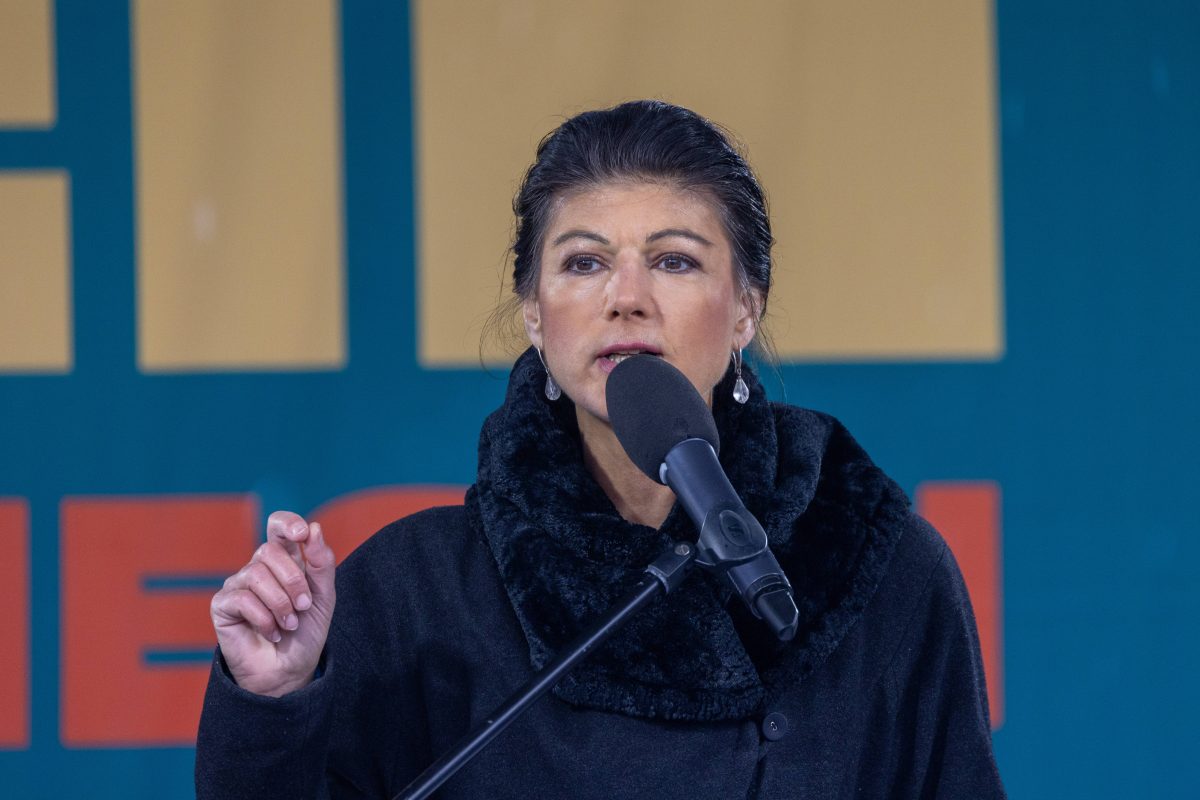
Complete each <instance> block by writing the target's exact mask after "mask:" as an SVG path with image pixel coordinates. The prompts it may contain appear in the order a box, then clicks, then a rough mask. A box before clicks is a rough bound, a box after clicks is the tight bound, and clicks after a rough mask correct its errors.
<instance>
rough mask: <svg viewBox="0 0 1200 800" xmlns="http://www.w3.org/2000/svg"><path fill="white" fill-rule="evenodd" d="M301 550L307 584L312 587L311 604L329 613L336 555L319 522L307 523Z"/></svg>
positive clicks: (331, 603)
mask: <svg viewBox="0 0 1200 800" xmlns="http://www.w3.org/2000/svg"><path fill="white" fill-rule="evenodd" d="M303 552H304V561H305V562H306V563H307V565H308V566H307V568H306V569H305V575H306V576H307V577H308V583H309V586H311V587H312V593H313V598H312V599H313V605H314V606H317V607H319V608H322V609H323V610H324V611H325V612H326V613H329V612H331V611H332V610H333V601H334V573H335V569H336V567H337V557H336V556H335V555H334V554H333V549H332V548H330V546H329V544H328V543H327V542H326V541H325V530H324V529H323V528H322V527H321V523H319V522H313V523H310V524H309V534H308V541H307V542H305V544H304V548H303Z"/></svg>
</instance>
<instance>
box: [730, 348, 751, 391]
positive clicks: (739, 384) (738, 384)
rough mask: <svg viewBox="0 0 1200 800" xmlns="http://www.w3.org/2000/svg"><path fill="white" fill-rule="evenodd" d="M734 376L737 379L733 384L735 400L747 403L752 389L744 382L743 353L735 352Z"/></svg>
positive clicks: (733, 355)
mask: <svg viewBox="0 0 1200 800" xmlns="http://www.w3.org/2000/svg"><path fill="white" fill-rule="evenodd" d="M732 357H733V375H734V377H736V378H737V380H736V381H734V382H733V399H734V400H737V401H738V402H739V403H745V402H746V401H747V400H749V399H750V387H749V386H747V385H746V382H745V381H744V380H742V351H741V350H734V351H733V354H732Z"/></svg>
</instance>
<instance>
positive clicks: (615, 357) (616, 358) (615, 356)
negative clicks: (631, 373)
mask: <svg viewBox="0 0 1200 800" xmlns="http://www.w3.org/2000/svg"><path fill="white" fill-rule="evenodd" d="M643 352H644V351H642V350H634V351H633V352H629V353H609V354H608V359H609V360H610V361H612V362H613V363H614V364H620V363H621V362H622V361H624V360H625V359H627V358H629V357H630V356H638V355H641V354H642V353H643Z"/></svg>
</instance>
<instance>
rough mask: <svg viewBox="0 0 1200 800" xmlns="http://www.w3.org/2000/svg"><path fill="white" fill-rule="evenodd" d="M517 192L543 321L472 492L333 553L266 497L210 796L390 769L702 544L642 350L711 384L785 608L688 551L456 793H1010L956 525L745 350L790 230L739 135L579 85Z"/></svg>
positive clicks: (210, 741) (423, 755) (408, 776)
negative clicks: (786, 628)
mask: <svg viewBox="0 0 1200 800" xmlns="http://www.w3.org/2000/svg"><path fill="white" fill-rule="evenodd" d="M514 211H515V213H516V235H515V241H514V243H513V284H514V289H515V294H516V297H515V299H514V302H515V303H516V304H518V305H519V309H520V314H521V318H522V319H523V321H524V328H525V331H526V333H527V334H528V337H529V341H530V344H531V347H530V348H529V349H528V350H527V351H526V352H525V353H524V354H523V355H522V356H521V357H520V358H519V359H518V360H517V362H516V364H515V365H514V367H513V370H512V374H511V377H510V380H509V386H508V391H507V395H506V398H505V401H504V404H503V406H502V407H501V408H499V409H498V410H497V411H495V412H494V413H493V414H492V415H491V416H490V417H488V419H487V421H486V422H485V423H484V425H483V430H482V431H481V433H480V438H479V466H478V474H477V478H476V481H475V484H474V485H473V486H472V487H471V489H470V490H469V491H468V492H467V496H466V501H465V505H463V506H461V507H450V508H438V509H431V510H429V511H425V512H421V513H419V514H415V515H413V516H411V517H407V518H405V519H401V520H399V521H397V522H394V523H392V524H391V525H389V526H387V527H386V528H384V529H383V530H381V531H380V532H378V533H377V534H375V536H374V537H372V538H371V539H370V540H368V541H367V542H366V543H365V544H364V545H362V546H361V547H360V548H359V549H358V550H356V551H355V552H354V553H353V554H351V555H350V556H349V557H348V558H346V560H345V561H344V562H343V563H342V564H341V565H340V566H338V567H337V570H336V578H335V570H334V554H333V553H332V552H331V550H330V549H329V547H328V546H327V545H326V543H325V540H324V538H323V536H322V533H321V529H320V523H319V521H316V520H312V521H308V520H304V519H302V518H301V517H299V516H297V515H295V514H290V513H287V512H276V513H275V514H272V515H271V517H270V519H269V522H268V529H267V542H266V543H265V544H264V545H263V546H262V547H260V548H259V549H258V550H257V551H256V552H255V554H254V556H253V557H252V559H251V560H250V562H249V563H248V564H247V565H246V566H245V567H243V568H242V569H241V570H240V571H238V572H237V573H236V574H235V575H233V576H231V577H230V578H229V579H228V580H227V581H226V583H225V586H224V587H223V588H222V589H221V591H219V592H218V593H217V594H216V596H215V597H214V598H213V602H212V618H213V622H214V625H215V628H216V633H217V639H218V642H219V648H218V652H217V655H216V658H215V660H214V665H213V670H212V675H211V678H210V682H209V686H208V691H207V694H206V697H205V705H204V713H203V717H202V720H201V725H200V732H199V737H198V742H197V756H196V757H197V763H196V784H197V794H198V796H199V797H201V798H223V799H227V798H240V797H245V798H255V799H256V800H263V799H264V798H276V797H277V798H367V797H371V798H388V797H392V796H394V795H395V794H396V793H397V792H399V791H400V790H401V789H402V788H403V787H404V786H405V785H406V784H408V783H409V781H411V780H412V779H413V778H414V777H415V776H416V775H417V774H418V773H420V772H421V771H422V770H423V769H424V768H425V767H426V766H427V765H428V764H429V763H430V762H432V761H433V760H434V759H436V758H437V757H438V756H439V755H440V754H441V753H443V752H444V751H446V750H447V749H449V748H450V747H452V746H453V745H454V744H455V743H456V742H457V741H458V740H459V739H460V738H461V737H462V736H463V735H464V734H466V733H467V732H468V731H470V730H471V729H472V728H474V727H475V726H477V725H478V724H479V723H481V722H482V721H484V719H485V718H486V717H487V715H488V713H489V712H490V711H491V710H492V709H493V708H495V707H496V706H497V705H499V704H500V703H501V702H502V701H503V700H504V699H505V698H506V697H507V696H508V695H509V693H510V692H511V691H512V690H513V689H514V688H516V687H517V686H519V685H521V684H522V683H523V682H525V681H526V680H527V679H528V678H529V676H530V675H531V674H532V673H533V672H534V671H535V670H537V669H539V668H541V667H542V666H543V665H545V664H546V663H547V662H548V661H550V659H551V658H553V656H554V655H555V654H556V653H557V652H559V651H560V650H561V649H562V648H564V647H566V646H567V645H568V644H569V643H570V642H571V640H572V639H573V638H574V637H575V636H576V634H577V633H578V632H579V631H581V630H583V629H584V628H585V627H586V626H587V625H588V624H589V623H590V622H592V621H593V620H594V619H595V618H596V617H598V616H600V615H601V614H603V613H604V612H605V610H606V609H607V608H609V606H611V605H612V604H613V603H614V602H616V601H617V600H618V599H619V598H620V597H621V596H622V595H623V594H624V592H625V591H626V589H627V588H628V586H629V585H630V584H631V583H632V582H633V581H635V580H636V579H637V578H638V576H639V575H640V574H641V572H642V570H643V569H644V568H645V566H646V565H647V564H648V563H650V562H651V561H653V560H654V559H655V558H656V557H657V556H658V555H659V554H660V553H662V552H663V551H664V550H665V549H668V548H669V547H670V546H671V544H672V542H679V541H683V542H694V541H695V540H696V531H695V528H694V526H693V525H692V523H691V521H690V520H689V519H688V518H687V515H686V514H684V512H683V511H682V510H681V508H680V505H679V504H678V503H677V502H676V497H675V494H674V493H673V492H672V490H671V489H670V488H668V487H667V486H665V485H663V484H661V483H659V482H657V481H655V480H653V479H651V478H650V477H648V476H647V474H645V473H643V471H642V470H640V469H639V468H638V467H637V466H635V465H634V463H633V462H632V461H631V460H630V458H629V456H627V455H626V452H625V450H624V449H623V448H622V446H621V444H620V442H619V441H618V439H617V437H616V435H615V433H614V431H613V427H612V424H611V423H610V419H609V414H608V408H607V405H606V394H605V389H606V383H607V380H608V377H609V375H610V373H611V372H612V371H613V369H614V368H615V367H616V366H617V365H618V364H620V363H621V362H622V361H623V360H625V359H627V358H629V357H631V356H634V355H637V354H651V355H653V356H656V357H658V358H660V359H663V360H664V361H666V362H667V363H669V364H670V365H672V366H673V367H675V368H677V369H678V370H679V372H681V373H682V374H683V375H684V376H685V377H686V379H687V381H688V382H690V383H691V385H692V386H694V388H695V389H696V391H697V392H699V394H700V396H701V397H702V398H704V401H705V402H706V403H707V404H708V406H709V407H710V408H711V410H712V414H713V416H714V418H715V421H716V427H717V431H718V433H719V437H720V462H721V466H722V467H723V468H724V471H725V473H726V474H727V475H728V477H729V481H730V482H731V483H732V485H733V487H734V488H735V489H736V491H737V494H738V496H739V497H740V499H741V501H742V502H743V503H744V504H745V506H746V508H747V509H748V510H749V512H750V513H751V514H753V516H754V517H755V518H756V519H757V520H758V521H759V522H760V523H761V525H762V527H763V528H764V529H765V531H766V534H767V539H768V541H769V543H770V548H771V551H772V552H773V553H774V555H775V558H776V559H777V560H778V563H779V565H780V566H781V567H782V569H783V571H784V573H786V575H787V578H788V580H789V581H790V583H791V585H792V587H793V590H794V594H795V602H796V606H797V608H798V610H799V617H798V624H797V627H796V632H795V635H794V637H792V638H791V640H790V641H781V640H780V639H778V638H776V637H775V636H774V635H772V633H771V632H770V631H769V630H768V629H766V628H765V627H764V626H763V624H762V622H761V621H760V620H758V619H755V618H754V615H753V614H752V613H751V612H750V611H748V610H747V609H746V607H745V606H744V605H743V604H742V603H741V602H740V600H739V599H738V597H737V596H736V593H735V592H732V591H730V589H729V588H728V585H727V584H726V583H724V582H722V581H720V580H718V579H717V578H716V577H715V576H713V575H710V574H708V573H704V572H700V571H695V572H693V574H691V575H690V576H689V577H688V579H687V580H686V581H685V582H684V583H683V584H682V585H681V586H680V587H679V588H677V589H676V590H674V591H673V592H672V593H671V594H669V595H668V596H666V597H665V598H662V599H660V600H659V601H657V602H656V603H654V604H652V605H650V606H649V607H648V608H647V609H646V610H644V611H643V612H642V613H641V614H640V615H638V616H637V617H635V618H634V619H633V620H632V621H631V622H630V623H629V624H628V625H627V626H626V627H625V628H624V629H622V630H621V631H620V632H618V633H617V634H616V635H615V636H614V637H613V638H612V639H611V640H610V641H609V642H608V643H607V644H606V645H604V646H603V647H601V648H599V649H598V650H597V651H596V652H594V653H593V654H591V655H590V656H589V657H588V658H587V659H586V660H585V661H583V662H582V663H581V664H580V665H579V666H577V667H576V668H575V669H574V670H573V671H571V672H570V673H569V674H568V675H567V676H566V677H565V678H564V679H563V680H562V681H561V682H560V683H559V684H558V685H557V686H556V687H555V688H554V690H553V694H552V696H550V697H547V698H544V699H542V700H541V701H539V702H538V703H536V704H535V705H533V706H532V707H531V708H530V710H529V712H528V713H527V714H526V715H525V716H523V717H521V718H520V719H519V720H518V721H517V722H515V723H514V724H513V725H512V726H511V727H510V728H509V729H508V730H506V731H505V732H504V733H503V734H501V735H500V736H499V737H498V738H497V739H496V741H495V742H493V743H492V745H491V746H490V747H488V748H487V749H485V750H483V751H482V752H481V753H480V754H479V756H478V757H476V758H475V759H474V760H473V761H471V762H470V763H469V764H467V765H466V766H465V767H464V768H463V769H462V770H461V771H460V772H458V773H457V774H456V775H454V777H452V778H451V779H450V780H449V781H448V782H447V783H446V784H445V786H444V787H443V788H442V790H441V793H440V794H439V795H438V796H439V797H445V798H485V797H486V798H500V797H522V798H525V797H571V798H614V797H655V798H687V800H700V799H701V798H732V797H736V798H744V797H751V798H759V797H761V798H768V797H780V798H783V797H786V798H802V797H814V798H843V797H844V798H851V797H854V798H861V797H868V798H972V799H973V800H978V799H979V798H994V797H1003V796H1004V792H1003V789H1002V787H1001V783H1000V779H999V775H998V773H997V770H996V766H995V762H994V759H993V757H992V749H991V734H990V727H989V721H988V709H987V700H986V693H985V688H984V679H983V670H982V666H981V660H980V655H979V644H978V641H977V636H976V631H975V623H974V618H973V616H972V613H971V609H970V605H969V602H968V600H967V593H966V590H965V588H964V586H963V582H962V578H961V576H960V574H959V572H958V568H957V566H956V565H955V563H954V559H953V557H952V556H951V555H950V552H949V550H948V549H947V546H946V544H945V543H944V542H943V541H942V539H941V538H940V536H939V535H938V534H937V533H936V532H935V531H934V530H933V529H932V528H931V527H930V526H929V525H928V524H927V523H925V522H924V521H923V520H921V519H920V518H919V517H917V516H916V515H915V514H914V513H913V512H912V511H911V509H910V507H909V502H908V499H907V498H906V496H905V495H904V493H903V492H902V491H901V490H900V489H899V487H898V486H896V484H895V483H893V482H892V481H891V480H890V479H889V478H888V477H887V476H886V475H884V474H883V473H882V472H881V471H880V470H879V468H878V467H876V466H875V465H874V464H873V463H872V462H871V461H870V459H869V458H868V457H867V455H866V454H865V453H864V452H863V451H862V449H861V448H860V447H859V446H858V445H857V444H856V443H855V441H854V440H853V438H851V436H850V434H849V433H847V432H846V430H845V429H844V428H843V427H842V426H841V425H840V424H839V423H838V422H837V421H836V420H834V419H833V418H831V417H829V416H826V415H824V414H820V413H817V412H813V411H807V410H804V409H800V408H795V407H792V406H788V405H783V404H779V403H773V402H770V401H768V400H767V399H766V397H765V396H764V394H763V390H762V387H761V386H760V384H759V383H758V381H757V380H756V378H755V376H754V374H753V373H752V371H751V370H750V369H749V367H748V366H746V365H745V364H744V363H743V360H742V353H743V351H744V350H745V349H746V348H748V347H750V346H751V345H753V344H755V342H756V338H757V337H758V336H759V334H760V323H761V321H762V318H763V314H764V312H765V310H766V307H767V299H768V296H769V294H770V288H771V266H772V264H771V246H772V236H771V226H770V220H769V218H768V215H767V209H766V204H765V201H764V197H763V192H762V189H761V187H760V186H759V184H758V182H757V180H756V178H755V176H754V174H753V172H752V171H751V169H750V167H749V166H748V165H747V163H746V161H745V160H744V159H743V157H742V156H741V155H740V154H739V153H738V151H737V150H736V149H735V148H734V147H733V146H732V145H731V143H730V141H729V139H728V138H727V137H726V135H725V134H723V133H722V131H721V130H720V129H719V128H717V127H716V126H715V125H713V124H712V123H710V122H709V121H707V120H705V119H704V118H702V117H700V116H698V115H697V114H695V113H693V112H691V111H689V110H687V109H684V108H680V107H677V106H673V105H669V104H666V103H662V102H658V101H640V102H632V103H626V104H623V105H620V106H617V107H615V108H611V109H606V110H602V111H589V112H585V113H583V114H580V115H578V116H576V117H573V118H571V119H569V120H567V121H566V122H564V123H563V124H562V125H561V126H560V127H559V128H558V129H556V130H555V131H554V132H552V133H551V134H550V135H548V136H547V137H546V138H545V139H544V140H543V141H542V143H541V145H540V146H539V147H538V151H537V157H536V160H535V161H534V163H533V165H532V166H531V167H530V169H529V171H528V173H527V174H526V176H525V179H524V182H523V184H522V185H521V188H520V190H519V192H518V194H517V197H516V200H515V202H514ZM335 598H336V600H335Z"/></svg>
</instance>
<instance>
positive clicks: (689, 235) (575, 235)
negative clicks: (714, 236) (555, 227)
mask: <svg viewBox="0 0 1200 800" xmlns="http://www.w3.org/2000/svg"><path fill="white" fill-rule="evenodd" d="M671 236H682V237H683V238H684V239H691V240H692V241H694V242H698V243H700V244H702V245H704V246H705V247H712V242H710V241H709V240H708V239H705V238H704V237H703V236H701V235H700V234H698V233H695V232H694V231H689V230H688V229H687V228H665V229H663V230H661V231H655V232H654V233H652V234H650V235H649V236H647V237H646V242H647V243H649V242H657V241H658V240H659V239H666V238H669V237H671ZM571 239H589V240H591V241H593V242H598V243H600V244H603V245H607V244H610V242H609V241H608V239H605V238H604V237H603V236H601V235H600V234H598V233H593V232H592V231H585V230H583V229H581V228H575V229H572V230H569V231H567V232H565V233H562V234H559V235H558V236H556V237H555V239H554V242H553V246H554V247H558V246H559V245H560V244H562V243H563V242H566V241H569V240H571Z"/></svg>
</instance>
